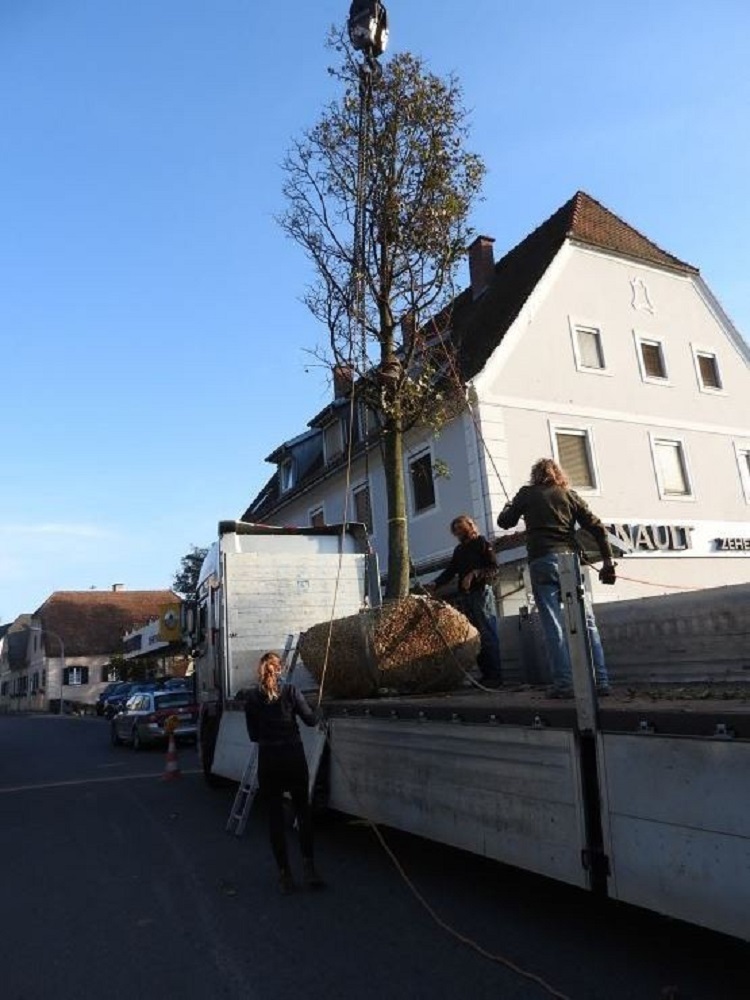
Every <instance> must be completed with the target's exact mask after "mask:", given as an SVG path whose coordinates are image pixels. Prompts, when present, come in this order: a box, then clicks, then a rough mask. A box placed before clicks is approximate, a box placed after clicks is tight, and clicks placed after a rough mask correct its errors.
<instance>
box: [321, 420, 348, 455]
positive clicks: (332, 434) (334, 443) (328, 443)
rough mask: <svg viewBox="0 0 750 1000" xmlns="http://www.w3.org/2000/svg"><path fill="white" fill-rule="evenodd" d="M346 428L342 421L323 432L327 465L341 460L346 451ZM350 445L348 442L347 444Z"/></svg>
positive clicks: (329, 426) (336, 422)
mask: <svg viewBox="0 0 750 1000" xmlns="http://www.w3.org/2000/svg"><path fill="white" fill-rule="evenodd" d="M344 441H345V428H344V423H343V421H342V420H336V421H334V423H332V424H329V425H328V427H326V429H325V430H324V431H323V448H324V451H325V459H326V462H327V463H330V462H335V461H336V460H337V459H339V458H341V455H342V454H343V451H344ZM347 443H348V442H347Z"/></svg>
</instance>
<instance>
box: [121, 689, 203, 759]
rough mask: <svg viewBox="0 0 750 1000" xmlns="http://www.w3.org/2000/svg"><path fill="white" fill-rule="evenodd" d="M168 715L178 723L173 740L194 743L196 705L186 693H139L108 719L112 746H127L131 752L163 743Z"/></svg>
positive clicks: (196, 726)
mask: <svg viewBox="0 0 750 1000" xmlns="http://www.w3.org/2000/svg"><path fill="white" fill-rule="evenodd" d="M171 715H174V716H176V717H177V720H178V723H177V727H176V728H175V730H174V735H175V738H176V739H178V740H192V741H195V739H196V736H197V732H198V706H197V705H196V704H195V702H194V700H193V695H192V693H191V692H190V691H139V692H138V693H137V694H134V695H133V696H132V697H131V698H129V699H128V701H127V702H126V703H125V707H124V708H123V709H122V710H121V711H120V712H118V713H117V715H115V717H114V718H113V719H112V722H111V723H110V725H111V735H112V743H113V744H114V746H119V745H120V744H121V743H129V744H130V745H131V746H132V747H133V749H134V750H140V749H142V748H143V747H144V746H148V745H149V744H152V743H166V741H167V738H168V734H167V732H166V730H165V728H164V725H165V723H166V721H167V719H168V718H169V717H170V716H171Z"/></svg>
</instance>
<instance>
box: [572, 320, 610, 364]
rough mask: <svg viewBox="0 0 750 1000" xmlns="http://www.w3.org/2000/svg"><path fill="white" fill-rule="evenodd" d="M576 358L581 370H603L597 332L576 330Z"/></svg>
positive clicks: (602, 359)
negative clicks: (577, 357)
mask: <svg viewBox="0 0 750 1000" xmlns="http://www.w3.org/2000/svg"><path fill="white" fill-rule="evenodd" d="M578 356H579V358H580V361H581V367H583V368H604V356H603V354H602V342H601V337H600V335H599V331H598V330H585V329H579V330H578Z"/></svg>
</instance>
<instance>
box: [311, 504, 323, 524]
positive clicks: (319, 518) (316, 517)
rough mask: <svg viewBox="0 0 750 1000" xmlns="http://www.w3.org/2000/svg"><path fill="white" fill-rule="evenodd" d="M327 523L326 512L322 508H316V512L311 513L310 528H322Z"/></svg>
mask: <svg viewBox="0 0 750 1000" xmlns="http://www.w3.org/2000/svg"><path fill="white" fill-rule="evenodd" d="M325 523H326V516H325V512H324V511H323V508H322V507H316V508H315V510H311V511H310V526H311V527H313V528H322V527H324V525H325Z"/></svg>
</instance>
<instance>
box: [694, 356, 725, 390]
mask: <svg viewBox="0 0 750 1000" xmlns="http://www.w3.org/2000/svg"><path fill="white" fill-rule="evenodd" d="M698 368H699V369H700V373H701V382H702V383H703V385H704V386H705V387H706V388H707V389H721V379H720V378H719V366H718V365H717V364H716V358H715V357H714V355H713V354H699V355H698Z"/></svg>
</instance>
